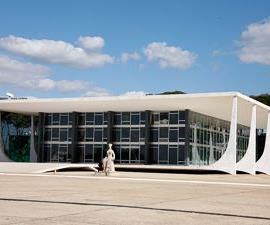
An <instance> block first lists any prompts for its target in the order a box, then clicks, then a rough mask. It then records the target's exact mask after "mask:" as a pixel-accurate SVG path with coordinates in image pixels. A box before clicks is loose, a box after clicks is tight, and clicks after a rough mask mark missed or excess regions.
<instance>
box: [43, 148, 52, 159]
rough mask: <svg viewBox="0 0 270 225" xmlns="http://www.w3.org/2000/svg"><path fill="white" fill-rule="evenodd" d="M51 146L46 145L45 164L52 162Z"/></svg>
mask: <svg viewBox="0 0 270 225" xmlns="http://www.w3.org/2000/svg"><path fill="white" fill-rule="evenodd" d="M50 152H51V145H46V144H45V145H44V162H50V158H51V156H50Z"/></svg>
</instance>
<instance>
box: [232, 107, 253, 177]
mask: <svg viewBox="0 0 270 225" xmlns="http://www.w3.org/2000/svg"><path fill="white" fill-rule="evenodd" d="M256 111H257V107H256V105H253V106H252V114H251V122H250V134H249V141H248V148H247V151H246V153H245V155H244V156H243V158H242V159H240V161H239V162H238V163H237V164H236V170H239V171H243V172H246V173H250V174H252V175H255V174H256V170H255V163H256V118H257V116H256V114H257V113H256Z"/></svg>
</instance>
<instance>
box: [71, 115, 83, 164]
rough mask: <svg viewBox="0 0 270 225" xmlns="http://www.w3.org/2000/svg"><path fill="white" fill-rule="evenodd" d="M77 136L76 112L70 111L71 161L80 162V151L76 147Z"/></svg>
mask: <svg viewBox="0 0 270 225" xmlns="http://www.w3.org/2000/svg"><path fill="white" fill-rule="evenodd" d="M77 136H78V113H77V112H72V129H71V162H72V163H78V162H80V156H81V153H80V152H79V151H78V148H77Z"/></svg>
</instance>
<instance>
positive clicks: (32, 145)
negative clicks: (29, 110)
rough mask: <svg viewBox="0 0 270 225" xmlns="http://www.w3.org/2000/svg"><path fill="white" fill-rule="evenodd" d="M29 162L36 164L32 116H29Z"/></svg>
mask: <svg viewBox="0 0 270 225" xmlns="http://www.w3.org/2000/svg"><path fill="white" fill-rule="evenodd" d="M30 162H37V153H36V150H35V122H34V115H31V137H30Z"/></svg>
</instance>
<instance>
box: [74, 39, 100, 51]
mask: <svg viewBox="0 0 270 225" xmlns="http://www.w3.org/2000/svg"><path fill="white" fill-rule="evenodd" d="M78 43H79V45H80V46H81V47H82V48H84V49H88V50H98V49H102V48H103V47H104V45H105V41H104V39H103V38H102V37H90V36H86V37H79V39H78Z"/></svg>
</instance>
